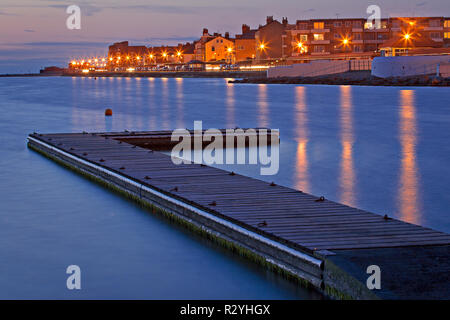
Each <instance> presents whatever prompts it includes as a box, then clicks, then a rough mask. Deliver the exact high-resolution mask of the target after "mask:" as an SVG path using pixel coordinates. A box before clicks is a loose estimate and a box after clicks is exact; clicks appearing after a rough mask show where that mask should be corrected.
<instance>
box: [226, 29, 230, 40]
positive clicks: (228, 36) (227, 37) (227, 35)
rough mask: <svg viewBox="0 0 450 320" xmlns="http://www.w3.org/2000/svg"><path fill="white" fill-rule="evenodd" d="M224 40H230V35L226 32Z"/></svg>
mask: <svg viewBox="0 0 450 320" xmlns="http://www.w3.org/2000/svg"><path fill="white" fill-rule="evenodd" d="M225 39H230V33H229V32H228V31H227V32H225Z"/></svg>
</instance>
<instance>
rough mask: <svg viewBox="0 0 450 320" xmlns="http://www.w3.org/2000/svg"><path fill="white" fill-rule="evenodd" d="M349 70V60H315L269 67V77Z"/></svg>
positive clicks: (300, 75) (312, 74) (310, 75)
mask: <svg viewBox="0 0 450 320" xmlns="http://www.w3.org/2000/svg"><path fill="white" fill-rule="evenodd" d="M348 70H350V63H349V60H314V61H310V62H309V63H296V64H293V65H290V66H280V67H274V68H269V69H268V70H267V77H268V78H278V77H315V76H320V75H324V74H334V73H341V72H346V71H348Z"/></svg>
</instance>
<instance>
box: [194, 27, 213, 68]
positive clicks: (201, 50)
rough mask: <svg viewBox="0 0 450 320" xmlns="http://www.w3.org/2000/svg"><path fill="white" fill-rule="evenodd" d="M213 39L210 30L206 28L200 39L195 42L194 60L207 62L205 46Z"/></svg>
mask: <svg viewBox="0 0 450 320" xmlns="http://www.w3.org/2000/svg"><path fill="white" fill-rule="evenodd" d="M213 38H214V36H212V35H210V34H209V32H208V29H206V28H204V29H203V32H202V36H201V37H200V39H199V40H197V41H195V42H194V60H198V61H203V62H204V61H206V53H205V44H206V43H207V42H208V41H210V40H211V39H213Z"/></svg>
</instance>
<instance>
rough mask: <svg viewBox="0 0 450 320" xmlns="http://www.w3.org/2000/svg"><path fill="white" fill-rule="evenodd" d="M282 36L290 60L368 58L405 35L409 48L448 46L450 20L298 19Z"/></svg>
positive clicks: (437, 18) (440, 18) (411, 18)
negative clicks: (376, 22) (384, 44)
mask: <svg viewBox="0 0 450 320" xmlns="http://www.w3.org/2000/svg"><path fill="white" fill-rule="evenodd" d="M282 37H283V47H284V48H285V49H284V53H285V55H284V58H286V59H287V60H294V61H295V60H303V59H315V58H322V59H323V58H324V57H326V58H342V57H356V58H357V57H369V56H372V55H375V54H377V53H378V52H379V50H380V47H381V46H382V45H383V43H385V42H387V41H388V40H393V39H394V40H398V39H401V38H403V37H404V38H405V40H408V41H407V42H408V47H420V46H421V45H426V46H427V47H433V48H434V47H448V46H449V42H450V19H449V18H444V17H401V18H400V17H394V18H386V19H381V21H380V23H379V24H375V22H372V23H371V22H367V20H366V19H362V18H355V19H312V20H298V21H297V22H296V24H295V25H294V27H292V26H291V27H288V28H286V30H285V33H284V34H283V36H282ZM428 40H429V41H428ZM430 41H431V45H430ZM395 43H396V44H397V45H398V41H395Z"/></svg>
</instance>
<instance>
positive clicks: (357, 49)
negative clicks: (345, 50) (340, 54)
mask: <svg viewBox="0 0 450 320" xmlns="http://www.w3.org/2000/svg"><path fill="white" fill-rule="evenodd" d="M353 51H354V52H362V48H361V46H355V47H354V48H353Z"/></svg>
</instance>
